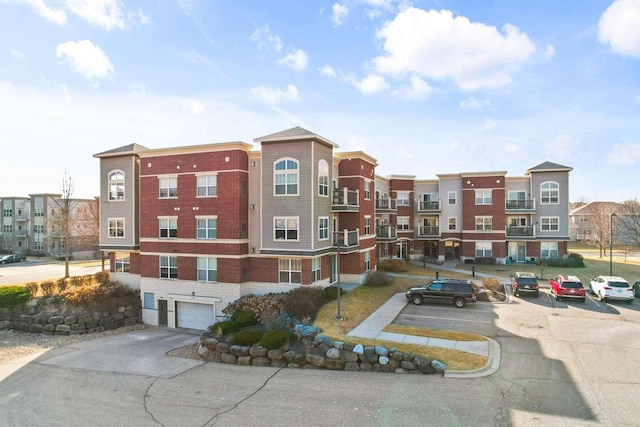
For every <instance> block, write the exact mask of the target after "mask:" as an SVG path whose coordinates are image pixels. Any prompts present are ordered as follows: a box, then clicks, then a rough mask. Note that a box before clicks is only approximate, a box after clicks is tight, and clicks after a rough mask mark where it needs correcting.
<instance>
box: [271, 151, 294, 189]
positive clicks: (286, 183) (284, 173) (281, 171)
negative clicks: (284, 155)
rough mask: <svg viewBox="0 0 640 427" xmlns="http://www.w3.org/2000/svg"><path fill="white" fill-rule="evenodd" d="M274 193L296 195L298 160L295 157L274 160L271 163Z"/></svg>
mask: <svg viewBox="0 0 640 427" xmlns="http://www.w3.org/2000/svg"><path fill="white" fill-rule="evenodd" d="M273 169H274V171H273V182H274V194H275V195H289V196H291V195H294V196H295V195H298V161H297V160H295V159H281V160H276V162H275V163H274V165H273Z"/></svg>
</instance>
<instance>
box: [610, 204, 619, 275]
mask: <svg viewBox="0 0 640 427" xmlns="http://www.w3.org/2000/svg"><path fill="white" fill-rule="evenodd" d="M614 216H615V217H617V216H618V215H616V213H615V212H611V213H610V214H609V276H613V217H614Z"/></svg>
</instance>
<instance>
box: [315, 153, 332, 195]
mask: <svg viewBox="0 0 640 427" xmlns="http://www.w3.org/2000/svg"><path fill="white" fill-rule="evenodd" d="M318 195H320V196H328V195H329V164H328V163H327V161H326V160H325V159H321V160H320V161H319V162H318Z"/></svg>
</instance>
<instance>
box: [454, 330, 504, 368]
mask: <svg viewBox="0 0 640 427" xmlns="http://www.w3.org/2000/svg"><path fill="white" fill-rule="evenodd" d="M485 338H487V341H489V356H488V361H487V364H486V365H485V366H484V367H482V368H480V369H476V370H473V371H454V370H450V369H447V370H446V371H444V376H445V378H482V377H487V376H489V375H492V374H494V373H496V372H497V371H498V369H499V368H500V359H501V356H500V344H499V343H498V341H496V340H494V339H493V338H489V337H485Z"/></svg>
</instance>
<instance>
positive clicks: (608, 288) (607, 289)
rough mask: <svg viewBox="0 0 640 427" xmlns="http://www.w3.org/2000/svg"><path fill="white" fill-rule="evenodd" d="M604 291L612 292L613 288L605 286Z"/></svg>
mask: <svg viewBox="0 0 640 427" xmlns="http://www.w3.org/2000/svg"><path fill="white" fill-rule="evenodd" d="M602 289H604V290H605V291H610V290H611V288H610V287H608V286H603V287H602Z"/></svg>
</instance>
